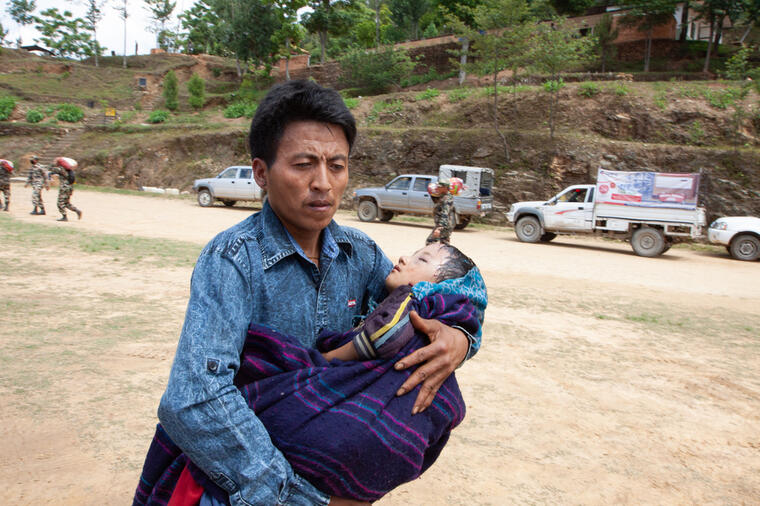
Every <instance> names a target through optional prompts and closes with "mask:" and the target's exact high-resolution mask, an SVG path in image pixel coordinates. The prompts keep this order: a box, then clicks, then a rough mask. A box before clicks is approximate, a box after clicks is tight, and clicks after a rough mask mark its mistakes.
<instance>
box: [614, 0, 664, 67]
mask: <svg viewBox="0 0 760 506" xmlns="http://www.w3.org/2000/svg"><path fill="white" fill-rule="evenodd" d="M677 4H678V0H635V3H633V4H626V5H630V10H629V11H628V12H627V13H626V15H625V16H623V17H622V18H621V22H622V23H623V24H624V25H626V26H631V27H636V29H637V30H638V31H640V32H643V33H645V34H646V36H647V39H646V48H645V51H644V72H649V61H650V59H651V55H652V33H653V32H654V28H655V27H657V26H660V25H662V24H665V23H666V22H668V21H669V20H670V19H671V18H672V17H673V12H675V9H676V5H677Z"/></svg>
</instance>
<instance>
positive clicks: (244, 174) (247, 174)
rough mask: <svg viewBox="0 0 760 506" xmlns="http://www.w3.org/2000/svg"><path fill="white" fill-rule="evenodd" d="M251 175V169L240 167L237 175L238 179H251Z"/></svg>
mask: <svg viewBox="0 0 760 506" xmlns="http://www.w3.org/2000/svg"><path fill="white" fill-rule="evenodd" d="M251 175H253V169H240V175H239V176H238V177H239V178H240V179H251Z"/></svg>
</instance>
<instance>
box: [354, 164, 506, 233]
mask: <svg viewBox="0 0 760 506" xmlns="http://www.w3.org/2000/svg"><path fill="white" fill-rule="evenodd" d="M439 176H440V177H446V178H452V177H458V178H460V179H461V180H462V181H464V183H465V190H464V191H462V192H461V193H460V194H459V195H457V196H456V197H454V219H455V220H456V221H455V223H456V225H455V227H454V228H456V229H458V230H461V229H463V228H464V227H466V226H467V225H468V224H469V223H470V219H471V218H472V217H473V216H484V215H485V214H486V213H487V212H489V211H491V209H492V208H493V196H492V193H493V176H494V172H493V169H488V168H484V167H466V166H463V165H441V166H440V168H439V172H438V176H434V175H430V174H402V175H400V176H398V177H396V178H394V179H392V180H391V181H390V182H389V183H388V184H386V185H385V186H383V187H377V188H361V189H358V190H356V191H355V192H354V206H355V207H356V211H357V215H358V216H359V219H360V220H362V221H373V220H374V219H376V218H378V217H379V218H380V221H389V220H391V219H392V218H393V216H394V215H396V214H423V215H432V214H433V201H432V199H431V198H430V194H428V191H427V187H428V184H430V183H432V182H436V181H438V177H439Z"/></svg>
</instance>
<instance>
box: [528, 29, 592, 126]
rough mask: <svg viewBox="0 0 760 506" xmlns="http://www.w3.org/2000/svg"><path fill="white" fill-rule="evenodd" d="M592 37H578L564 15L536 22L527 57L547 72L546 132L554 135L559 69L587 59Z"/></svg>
mask: <svg viewBox="0 0 760 506" xmlns="http://www.w3.org/2000/svg"><path fill="white" fill-rule="evenodd" d="M595 44H596V41H595V40H594V38H593V37H581V36H580V35H579V34H578V31H577V28H576V27H575V26H573V25H570V24H568V23H567V20H566V19H564V18H556V19H555V20H554V21H553V22H551V23H542V24H540V25H539V26H538V29H537V31H536V33H535V36H534V38H533V40H532V41H531V50H530V51H529V52H528V55H527V56H528V58H530V61H531V65H530V66H531V68H533V69H534V70H536V71H538V72H542V73H544V74H547V75H548V77H549V81H547V82H546V83H545V85H544V88H545V89H546V90H547V91H548V92H549V93H550V94H551V97H550V99H549V132H550V137H551V139H554V124H555V116H556V110H557V106H558V104H559V90H560V89H561V88H562V86H563V83H562V77H561V74H562V72H565V71H567V70H570V69H572V68H575V67H577V66H579V65H581V64H584V63H586V62H588V61H589V60H590V59H591V56H592V54H593V50H594V46H595Z"/></svg>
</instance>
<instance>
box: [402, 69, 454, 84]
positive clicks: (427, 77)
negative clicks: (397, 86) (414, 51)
mask: <svg viewBox="0 0 760 506" xmlns="http://www.w3.org/2000/svg"><path fill="white" fill-rule="evenodd" d="M455 75H457V72H456V71H452V72H448V73H446V74H439V73H438V71H437V70H435V69H434V68H432V69H430V70H428V71H427V73H425V74H415V75H411V76H408V77H405V78H403V79H402V80H401V87H402V88H406V87H408V86H414V85H415V84H424V83H429V82H430V81H442V80H444V79H448V78H449V77H454V76H455Z"/></svg>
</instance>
